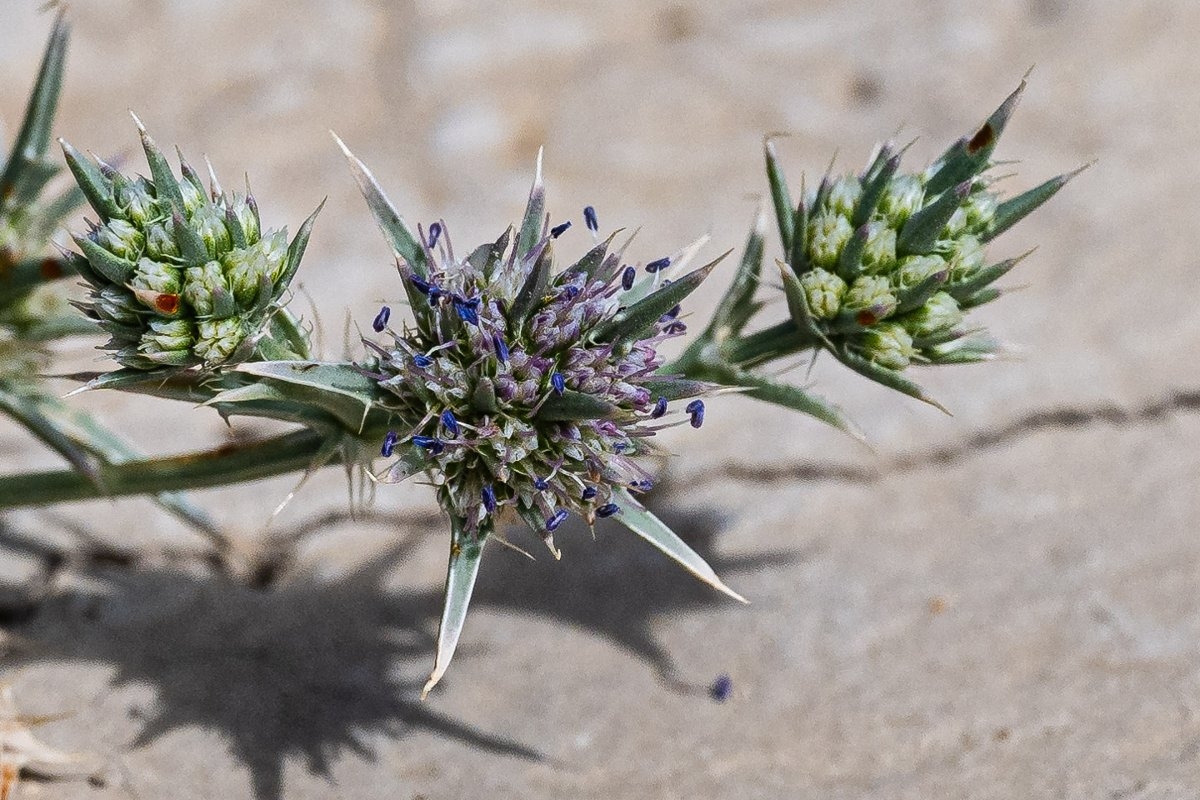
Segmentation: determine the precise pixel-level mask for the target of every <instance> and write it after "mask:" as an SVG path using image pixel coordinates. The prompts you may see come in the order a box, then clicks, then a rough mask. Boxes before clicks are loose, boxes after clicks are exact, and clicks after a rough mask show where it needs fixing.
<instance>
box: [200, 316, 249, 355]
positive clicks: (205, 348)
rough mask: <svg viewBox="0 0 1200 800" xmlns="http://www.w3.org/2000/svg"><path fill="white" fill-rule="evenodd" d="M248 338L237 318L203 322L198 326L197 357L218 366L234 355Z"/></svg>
mask: <svg viewBox="0 0 1200 800" xmlns="http://www.w3.org/2000/svg"><path fill="white" fill-rule="evenodd" d="M245 338H246V332H245V331H244V330H243V329H242V323H241V321H240V320H238V319H237V318H235V317H231V318H228V319H209V320H201V321H200V323H199V324H198V325H197V336H196V346H195V348H194V349H195V352H196V355H197V356H199V357H200V358H202V359H204V361H206V362H208V363H210V364H217V363H220V362H222V361H225V360H226V359H228V358H229V357H230V356H231V355H233V351H234V350H235V349H237V346H238V345H239V344H241V343H242V340H243V339H245Z"/></svg>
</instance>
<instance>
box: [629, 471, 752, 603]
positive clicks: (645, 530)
mask: <svg viewBox="0 0 1200 800" xmlns="http://www.w3.org/2000/svg"><path fill="white" fill-rule="evenodd" d="M613 499H614V500H615V502H616V503H617V504H618V505H619V506H620V508H621V512H620V513H619V514H617V515H616V518H617V520H619V521H620V523H621V524H622V525H624V526H625V527H626V528H628V529H629V530H631V531H633V532H634V533H636V534H637V535H638V536H641V537H642V538H643V539H645V540H646V541H647V542H649V543H650V544H652V545H654V546H655V547H656V548H658V549H659V550H661V551H662V552H663V553H665V554H666V555H667V556H668V557H670V558H672V559H674V560H675V561H676V562H677V563H678V564H679V565H680V566H682V567H683V568H684V569H686V570H687V571H688V572H690V573H692V574H693V575H695V576H696V577H697V578H699V579H700V580H701V581H703V582H704V583H707V584H708V585H709V586H711V587H712V588H714V589H716V590H717V591H719V592H724V593H725V594H727V595H729V596H730V597H732V598H733V599H734V600H737V601H739V602H742V603H745V602H748V601H747V600H746V598H744V597H742V596H741V595H740V594H738V593H737V592H735V591H734V590H733V589H730V588H729V587H728V586H726V585H725V584H724V582H722V581H721V579H720V578H718V577H717V573H716V572H714V571H713V568H712V567H710V566H709V565H708V563H707V562H705V560H704V559H703V558H701V557H700V555H699V554H698V553H697V552H696V551H695V550H693V549H692V548H690V547H688V546H687V544H685V543H684V541H683V540H682V539H680V538H679V537H678V536H677V535H676V534H675V532H674V531H672V530H671V529H670V528H668V527H667V526H666V524H664V523H663V522H662V520H660V519H659V518H658V517H656V516H654V515H653V514H651V513H650V511H649V510H647V509H646V507H645V506H643V505H642V504H641V503H639V502H638V501H637V500H635V499H634V497H633V495H631V494H630V493H629V490H628V489H625V488H620V489H616V490H615V491H614V492H613Z"/></svg>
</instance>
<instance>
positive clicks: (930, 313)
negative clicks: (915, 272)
mask: <svg viewBox="0 0 1200 800" xmlns="http://www.w3.org/2000/svg"><path fill="white" fill-rule="evenodd" d="M962 320H963V312H962V311H961V310H960V309H959V307H958V301H957V300H955V299H954V298H953V297H951V296H950V295H948V294H946V293H945V292H936V293H935V294H934V295H933V297H930V298H929V299H928V300H926V301H925V304H924V305H923V306H921V307H920V308H918V309H917V310H916V311H913V312H912V313H910V314H907V315H905V317H904V320H903V323H904V328H905V330H907V331H908V332H909V333H910V334H912V335H913V337H915V338H917V339H921V338H924V337H926V336H933V335H934V334H938V333H943V332H945V331H948V330H950V329H951V328H953V327H954V326H955V325H958V323H960V322H962Z"/></svg>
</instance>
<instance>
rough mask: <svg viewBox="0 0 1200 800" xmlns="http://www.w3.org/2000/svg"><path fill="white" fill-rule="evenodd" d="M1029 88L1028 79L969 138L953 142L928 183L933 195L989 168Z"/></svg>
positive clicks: (927, 186)
mask: <svg viewBox="0 0 1200 800" xmlns="http://www.w3.org/2000/svg"><path fill="white" fill-rule="evenodd" d="M1024 91H1025V81H1024V80H1022V81H1021V85H1020V86H1018V87H1017V88H1016V90H1015V91H1014V92H1013V93H1012V94H1010V95H1009V96H1008V97H1007V98H1006V99H1005V101H1004V102H1003V103H1001V104H1000V107H999V108H997V109H996V110H995V111H993V112H992V115H991V116H990V117H988V118H987V120H986V121H985V122H984V123H983V125H982V126H980V128H979V130H978V131H976V132H975V134H974V135H973V136H971V137H969V138H967V137H964V138H962V139H959V140H958V141H957V142H955V143H954V144H952V145H950V147H949V149H947V150H946V152H945V153H943V154H942V156H941V158H939V159H938V160H937V162H936V164H937V171H936V172H935V173H934V174H933V176H932V177H931V178H930V179H929V181H928V182H927V183H926V185H925V191H926V192H927V193H929V194H931V195H932V194H938V193H940V192H944V191H946V190H947V189H949V188H950V187H951V186H954V185H956V184H958V183H961V182H962V181H966V180H970V179H972V178H974V177H975V176H976V175H978V174H979V173H980V172H982V171H983V170H985V169H987V167H988V164H989V163H990V159H991V157H992V151H994V150H995V149H996V144H997V142H999V141H1000V135H1001V134H1002V133H1004V127H1005V126H1006V125H1007V124H1008V120H1009V118H1010V117H1012V114H1013V112H1014V111H1015V110H1016V108H1017V102H1018V101H1019V100H1020V99H1021V94H1022V93H1023V92H1024Z"/></svg>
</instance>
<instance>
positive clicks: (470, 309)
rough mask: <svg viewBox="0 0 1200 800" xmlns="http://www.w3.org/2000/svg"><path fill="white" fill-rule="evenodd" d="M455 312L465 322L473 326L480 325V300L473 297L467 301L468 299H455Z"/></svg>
mask: <svg viewBox="0 0 1200 800" xmlns="http://www.w3.org/2000/svg"><path fill="white" fill-rule="evenodd" d="M454 310H455V312H456V313H457V314H458V317H459V319H461V320H462V321H463V322H466V323H469V324H471V325H478V324H479V298H477V297H473V298H471V299H470V300H467V299H466V298H462V297H455V298H454Z"/></svg>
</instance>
